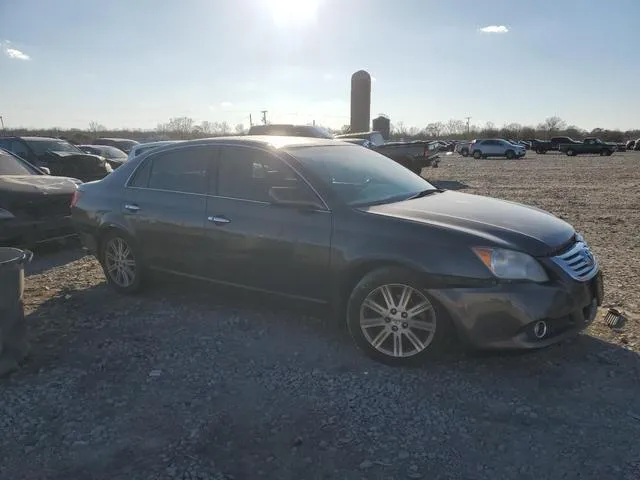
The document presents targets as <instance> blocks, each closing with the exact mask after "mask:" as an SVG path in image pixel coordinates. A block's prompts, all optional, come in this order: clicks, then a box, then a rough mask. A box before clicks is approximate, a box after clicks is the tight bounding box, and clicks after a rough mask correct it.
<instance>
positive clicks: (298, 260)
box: [205, 146, 332, 301]
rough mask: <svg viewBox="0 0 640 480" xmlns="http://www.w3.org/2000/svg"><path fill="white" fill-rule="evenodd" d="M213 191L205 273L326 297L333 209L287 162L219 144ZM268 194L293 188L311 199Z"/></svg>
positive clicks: (248, 284) (290, 292)
mask: <svg viewBox="0 0 640 480" xmlns="http://www.w3.org/2000/svg"><path fill="white" fill-rule="evenodd" d="M212 190H213V193H214V195H212V196H210V197H209V199H208V202H207V215H206V217H207V224H206V227H205V229H206V237H207V242H208V247H207V249H206V251H207V253H206V255H207V260H206V264H207V268H208V270H209V271H208V276H209V277H210V278H213V279H215V280H218V281H221V282H223V283H228V284H233V285H240V286H245V287H249V288H255V289H259V290H264V291H271V292H278V293H283V294H288V295H292V296H296V297H302V298H306V299H314V300H320V301H324V300H327V299H328V296H329V259H330V247H331V229H332V216H331V212H330V211H329V210H328V208H327V207H326V205H325V204H324V202H323V201H322V200H321V199H320V198H319V197H318V195H317V194H316V193H315V191H314V190H313V189H312V188H311V187H310V186H309V185H308V184H307V183H306V182H305V181H304V179H303V178H302V177H301V176H300V175H299V174H298V173H297V172H296V171H294V169H293V168H292V167H291V166H290V164H288V163H287V162H285V161H283V159H282V158H279V157H277V156H276V155H274V154H273V153H271V152H267V151H265V150H261V149H258V148H250V147H245V146H221V147H220V151H219V156H218V168H217V175H216V177H215V180H214V182H213V183H212ZM270 192H271V194H274V192H294V193H295V195H296V198H298V199H306V200H307V201H308V202H309V205H308V206H306V207H299V206H298V207H294V206H291V205H286V204H283V203H277V202H274V199H273V197H272V196H270Z"/></svg>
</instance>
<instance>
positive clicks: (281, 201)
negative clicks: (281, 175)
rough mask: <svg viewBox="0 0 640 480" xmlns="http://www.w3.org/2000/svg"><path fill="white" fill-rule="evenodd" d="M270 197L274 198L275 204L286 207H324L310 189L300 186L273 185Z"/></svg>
mask: <svg viewBox="0 0 640 480" xmlns="http://www.w3.org/2000/svg"><path fill="white" fill-rule="evenodd" d="M268 193H269V197H270V198H271V199H272V200H273V204H274V205H282V206H285V207H293V208H301V209H305V210H315V209H324V208H325V207H324V205H322V203H321V202H320V201H319V200H318V199H317V198H316V197H315V195H314V196H311V195H310V194H309V191H308V190H306V189H304V188H300V187H299V186H291V187H271V188H269V192H268Z"/></svg>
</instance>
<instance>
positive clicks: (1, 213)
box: [0, 208, 15, 220]
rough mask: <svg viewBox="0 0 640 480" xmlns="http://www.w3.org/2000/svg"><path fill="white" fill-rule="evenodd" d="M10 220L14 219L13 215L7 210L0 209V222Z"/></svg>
mask: <svg viewBox="0 0 640 480" xmlns="http://www.w3.org/2000/svg"><path fill="white" fill-rule="evenodd" d="M10 218H15V217H14V216H13V213H11V212H10V211H9V210H5V209H4V208H0V220H9V219H10Z"/></svg>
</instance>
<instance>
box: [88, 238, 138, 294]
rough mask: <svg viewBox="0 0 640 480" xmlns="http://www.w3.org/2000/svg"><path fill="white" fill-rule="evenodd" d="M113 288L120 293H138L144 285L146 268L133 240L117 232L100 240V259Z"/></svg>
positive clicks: (108, 281)
mask: <svg viewBox="0 0 640 480" xmlns="http://www.w3.org/2000/svg"><path fill="white" fill-rule="evenodd" d="M98 260H99V261H100V265H101V266H102V271H103V272H104V276H105V277H106V279H107V283H108V284H109V286H110V287H111V288H113V289H114V290H116V291H117V292H119V293H126V294H131V293H136V292H138V291H140V289H141V288H142V285H143V277H144V267H143V265H142V261H141V257H140V255H139V253H138V247H137V246H136V244H135V242H134V240H133V238H131V236H129V235H127V234H126V233H124V232H122V231H119V230H116V231H110V232H108V233H107V234H106V235H105V236H104V237H103V238H102V239H101V240H100V251H99V258H98Z"/></svg>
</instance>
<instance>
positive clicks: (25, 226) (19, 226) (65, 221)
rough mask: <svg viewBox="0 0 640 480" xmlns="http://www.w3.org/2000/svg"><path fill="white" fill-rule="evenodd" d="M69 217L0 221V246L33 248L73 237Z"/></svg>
mask: <svg viewBox="0 0 640 480" xmlns="http://www.w3.org/2000/svg"><path fill="white" fill-rule="evenodd" d="M75 234H76V233H75V230H74V228H73V225H72V224H71V217H69V216H67V217H53V218H47V219H44V220H22V219H20V218H15V219H10V220H3V221H0V245H25V246H27V245H28V246H34V245H39V244H42V243H48V242H53V241H58V240H62V239H65V238H68V237H72V236H75Z"/></svg>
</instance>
